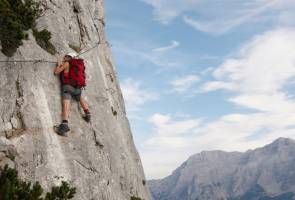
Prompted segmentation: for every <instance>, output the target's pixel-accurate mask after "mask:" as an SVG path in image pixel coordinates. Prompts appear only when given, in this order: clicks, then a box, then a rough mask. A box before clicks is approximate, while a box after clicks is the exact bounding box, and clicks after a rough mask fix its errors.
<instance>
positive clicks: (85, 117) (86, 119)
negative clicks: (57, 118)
mask: <svg viewBox="0 0 295 200" xmlns="http://www.w3.org/2000/svg"><path fill="white" fill-rule="evenodd" d="M83 118H84V120H85V121H86V122H90V120H91V114H90V112H87V113H86V114H85V116H84V117H83Z"/></svg>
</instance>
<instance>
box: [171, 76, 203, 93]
mask: <svg viewBox="0 0 295 200" xmlns="http://www.w3.org/2000/svg"><path fill="white" fill-rule="evenodd" d="M199 80H200V78H199V76H197V75H186V76H182V77H178V78H176V79H174V80H172V81H171V82H170V85H171V86H172V87H173V90H174V91H176V92H185V91H188V90H189V89H191V88H192V86H194V85H195V84H196V83H197V82H199Z"/></svg>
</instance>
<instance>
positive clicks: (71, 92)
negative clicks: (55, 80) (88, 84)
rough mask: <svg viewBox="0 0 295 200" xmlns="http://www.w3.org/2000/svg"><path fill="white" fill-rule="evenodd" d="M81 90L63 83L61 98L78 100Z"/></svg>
mask: <svg viewBox="0 0 295 200" xmlns="http://www.w3.org/2000/svg"><path fill="white" fill-rule="evenodd" d="M81 94H82V91H81V89H80V88H74V87H73V86H71V85H63V86H62V99H69V100H71V98H73V99H75V100H76V101H80V97H81Z"/></svg>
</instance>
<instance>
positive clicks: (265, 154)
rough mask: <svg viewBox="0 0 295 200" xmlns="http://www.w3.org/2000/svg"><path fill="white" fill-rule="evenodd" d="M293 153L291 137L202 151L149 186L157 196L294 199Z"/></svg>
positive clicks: (157, 198)
mask: <svg viewBox="0 0 295 200" xmlns="http://www.w3.org/2000/svg"><path fill="white" fill-rule="evenodd" d="M294 155H295V141H294V140H292V139H288V138H278V139H276V140H275V141H274V142H272V143H270V144H268V145H266V146H264V147H261V148H257V149H255V150H251V151H250V150H249V151H247V152H245V153H240V152H224V151H203V152H201V153H198V154H195V155H193V156H191V157H190V158H189V159H188V160H187V161H186V162H185V163H184V164H183V165H182V166H181V167H179V168H177V169H176V170H175V173H173V174H172V175H170V176H168V177H167V178H164V179H161V180H154V181H153V182H149V187H150V189H151V192H152V195H153V197H154V199H155V200H168V199H169V200H170V199H174V200H178V199H198V200H207V199H231V200H236V199H239V200H241V199H247V200H254V199H255V200H256V199H266V200H269V199H284V200H291V198H292V197H293V196H295V182H294V180H295V173H294V170H293V169H294V165H295V160H294ZM272 197H274V198H272Z"/></svg>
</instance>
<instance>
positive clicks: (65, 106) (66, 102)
mask: <svg viewBox="0 0 295 200" xmlns="http://www.w3.org/2000/svg"><path fill="white" fill-rule="evenodd" d="M70 107H71V100H70V99H63V100H62V123H61V124H60V125H59V127H58V130H57V132H58V134H59V135H62V136H65V135H66V132H68V131H69V130H70V128H69V125H68V119H69V113H70Z"/></svg>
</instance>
